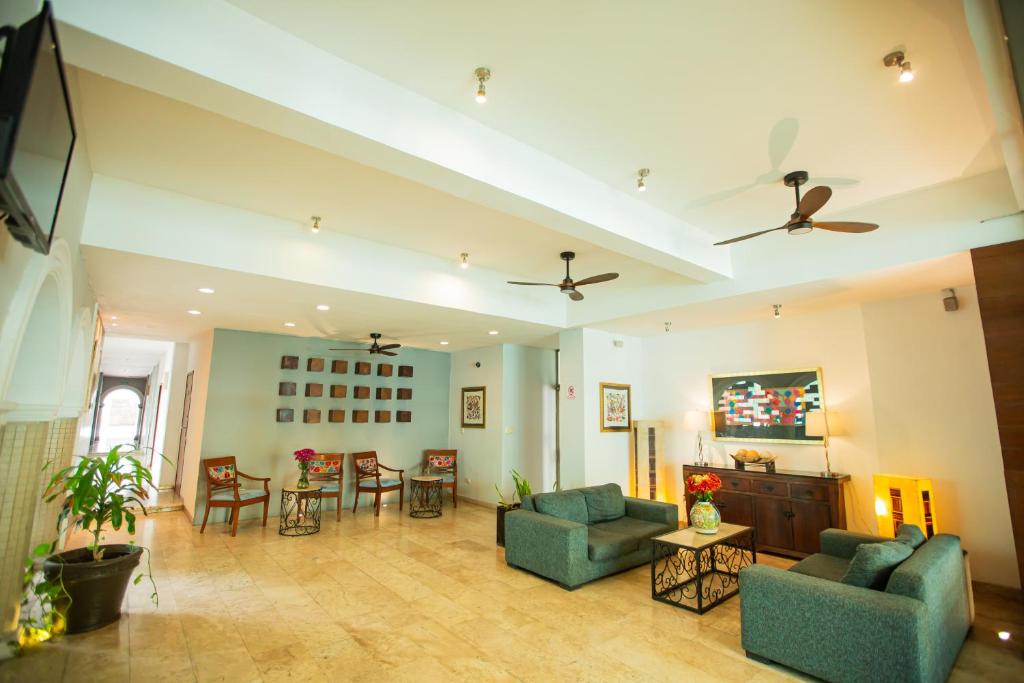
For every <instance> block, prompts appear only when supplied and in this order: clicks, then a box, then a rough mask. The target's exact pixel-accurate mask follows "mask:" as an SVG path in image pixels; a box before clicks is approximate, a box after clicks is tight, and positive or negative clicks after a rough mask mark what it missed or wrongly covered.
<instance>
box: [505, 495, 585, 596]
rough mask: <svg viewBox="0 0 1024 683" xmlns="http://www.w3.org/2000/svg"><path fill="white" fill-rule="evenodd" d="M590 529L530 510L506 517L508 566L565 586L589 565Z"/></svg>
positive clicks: (506, 556)
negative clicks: (588, 543) (588, 537)
mask: <svg viewBox="0 0 1024 683" xmlns="http://www.w3.org/2000/svg"><path fill="white" fill-rule="evenodd" d="M587 533H588V532H587V526H586V525H585V524H580V523H579V522H570V521H569V520H566V519H559V518H558V517H552V516H551V515H545V514H542V513H540V512H531V511H529V510H521V509H520V510H512V511H511V512H506V513H505V562H506V563H508V564H511V565H514V566H516V567H522V568H523V569H528V570H530V571H532V572H536V573H537V574H540V575H542V576H546V577H548V578H549V579H554V580H555V581H558V582H559V583H562V584H564V585H569V586H571V585H574V584H575V583H576V578H577V577H578V575H579V573H580V571H581V569H582V568H583V567H584V566H585V565H586V564H587V562H588V559H587Z"/></svg>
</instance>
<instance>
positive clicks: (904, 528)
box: [896, 524, 928, 550]
mask: <svg viewBox="0 0 1024 683" xmlns="http://www.w3.org/2000/svg"><path fill="white" fill-rule="evenodd" d="M896 540H897V541H899V542H900V543H906V544H907V545H909V546H910V547H911V549H913V550H917V549H918V548H920V547H921V546H922V545H924V542H925V541H926V540H928V539H926V538H925V537H924V534H923V533H921V528H920V527H919V526H917V525H915V524H900V532H899V533H898V534H896Z"/></svg>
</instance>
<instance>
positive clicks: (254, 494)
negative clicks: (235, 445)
mask: <svg viewBox="0 0 1024 683" xmlns="http://www.w3.org/2000/svg"><path fill="white" fill-rule="evenodd" d="M203 473H204V474H205V475H206V512H204V513H203V526H202V527H200V529H199V533H203V532H204V531H206V520H207V519H208V518H209V517H210V508H229V509H230V512H229V513H228V521H229V522H231V535H232V536H234V535H235V532H237V531H238V512H239V510H241V508H243V507H245V506H246V505H255V504H256V503H263V526H266V525H267V512H269V510H270V477H251V476H249V475H248V474H246V473H245V472H242V471H241V470H239V469H238V467H237V466H236V465H235V458H234V456H231V455H229V456H225V457H223V458H206V459H205V460H203ZM239 477H242V478H243V479H249V480H251V481H261V482H263V490H262V491H261V490H259V489H247V488H243V487H242V486H240V485H239V484H238V478H239Z"/></svg>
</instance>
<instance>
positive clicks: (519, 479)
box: [494, 470, 531, 548]
mask: <svg viewBox="0 0 1024 683" xmlns="http://www.w3.org/2000/svg"><path fill="white" fill-rule="evenodd" d="M512 482H513V483H514V484H515V487H516V490H515V492H514V493H513V494H512V500H510V501H508V500H505V496H504V494H502V492H501V489H499V488H498V485H497V484H495V485H494V490H495V491H497V492H498V520H497V523H498V528H497V540H498V545H499V546H501V547H502V548H504V547H505V513H506V512H508V511H509V510H515V509H517V508H519V507H520V506H521V505H522V501H523V496H528V495H530V493H531V490H530V482H529V481H527V480H526V479H524V478H523V476H522V475H521V474H519V472H516V471H515V470H512ZM516 498H518V499H519V500H518V502H517V501H516Z"/></svg>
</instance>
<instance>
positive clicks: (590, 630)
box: [0, 504, 1024, 683]
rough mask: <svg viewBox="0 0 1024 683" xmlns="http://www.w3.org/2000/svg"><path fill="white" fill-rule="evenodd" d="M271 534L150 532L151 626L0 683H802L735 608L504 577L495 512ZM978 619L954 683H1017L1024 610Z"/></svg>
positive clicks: (995, 607)
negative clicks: (762, 653)
mask: <svg viewBox="0 0 1024 683" xmlns="http://www.w3.org/2000/svg"><path fill="white" fill-rule="evenodd" d="M274 522H275V520H273V519H271V520H269V522H268V526H267V528H266V529H263V528H261V527H260V526H259V525H258V523H257V522H256V521H252V520H247V521H243V522H242V523H241V525H240V526H239V530H238V536H237V537H236V538H231V537H230V535H229V534H228V532H227V527H226V525H224V524H213V525H211V526H210V527H208V528H207V532H206V534H204V535H200V534H199V530H198V527H193V526H192V525H191V524H190V523H189V520H188V519H187V518H186V516H185V515H184V514H183V513H181V512H167V513H161V514H157V515H152V516H150V517H148V518H146V519H145V520H144V521H143V522H142V523H141V524H140V525H139V534H138V537H137V539H138V542H139V543H141V544H142V545H145V546H147V547H149V548H151V549H152V551H153V557H152V567H153V574H154V576H155V578H156V580H157V583H158V586H159V591H160V606H159V608H156V607H154V606H153V605H152V604H151V603H150V601H149V599H148V594H149V591H150V589H149V588H148V587H147V586H146V585H145V582H144V583H143V584H142V585H140V586H137V587H131V588H130V589H129V595H128V597H127V602H126V609H125V614H124V616H123V618H122V619H121V621H120V622H119V623H117V624H113V625H111V626H109V627H106V628H104V629H100V630H98V631H96V632H92V633H88V634H83V635H79V636H68V637H64V638H61V639H59V640H57V641H55V642H53V643H48V644H45V645H42V646H39V647H36V648H34V649H33V650H31V651H30V652H28V653H27V654H25V655H24V656H22V657H20V658H18V659H14V660H8V661H5V662H0V681H3V682H7V681H26V682H27V681H32V682H36V681H54V682H56V681H69V682H71V681H94V680H95V681H103V682H104V683H117V682H119V681H140V682H146V683H156V682H158V681H175V682H177V681H230V682H234V681H243V682H244V681H267V682H270V681H403V680H410V681H412V680H416V681H448V680H452V681H458V680H472V681H492V680H493V681H554V680H567V681H570V680H571V681H663V680H664V681H669V680H672V681H680V680H698V679H699V680H701V681H781V680H786V679H793V678H796V679H798V680H799V679H800V678H802V677H801V676H799V675H798V674H795V673H794V672H790V671H787V670H785V669H782V668H780V667H772V666H765V665H762V664H758V663H756V662H753V661H751V660H749V659H747V658H746V657H745V656H744V653H743V650H742V649H741V648H740V640H739V600H738V599H733V600H731V601H729V602H728V603H726V604H723V605H722V606H720V607H718V608H716V609H714V610H712V611H711V612H709V613H707V614H705V615H704V616H697V615H694V614H691V613H689V612H685V611H683V610H680V609H677V608H673V607H670V606H668V605H663V604H660V603H655V602H653V601H652V600H651V599H650V593H649V591H650V588H649V570H648V568H647V567H640V568H637V569H635V570H632V571H629V572H625V573H623V574H619V575H617V576H614V577H610V578H607V579H604V580H601V581H598V582H595V583H593V584H590V585H587V586H584V587H582V588H580V589H579V590H576V591H574V592H566V591H563V590H562V589H560V588H558V587H557V586H555V585H553V584H551V583H548V582H546V581H544V580H542V579H539V578H537V577H535V576H532V575H530V574H527V573H524V572H520V571H517V570H513V569H511V568H509V567H507V566H506V565H505V562H504V558H503V554H502V551H501V549H499V548H496V547H495V545H494V511H493V510H491V509H488V508H483V507H478V506H474V505H470V504H464V505H463V506H462V507H461V508H459V509H458V510H453V509H452V508H451V507H450V506H446V507H445V510H444V515H443V516H442V517H441V518H439V519H411V518H409V517H408V515H407V512H406V513H404V514H399V512H398V509H397V507H394V506H389V507H387V508H385V509H384V510H383V511H382V513H381V517H380V518H379V519H375V518H374V517H373V515H372V513H371V512H370V511H369V510H360V512H359V513H358V514H356V515H352V514H351V513H350V512H345V513H344V514H343V516H342V521H341V522H340V523H339V522H336V521H335V520H334V515H333V514H324V526H323V531H322V532H321V533H320V534H318V535H315V536H310V537H305V538H285V537H282V536H279V535H278V534H277V528H276V526H275V524H274ZM109 540H112V541H114V540H121V539H119V538H117V537H116V536H113V535H112V537H111V538H110V539H109ZM759 560H761V561H762V562H769V563H773V564H778V565H779V566H786V565H787V564H788V561H786V560H782V559H778V558H773V557H771V556H767V555H761V556H759ZM1013 600H1017V602H1016V603H1014V602H1013ZM977 606H978V624H977V625H976V627H975V629H974V630H973V631H972V634H971V636H970V638H969V640H968V642H967V644H966V645H965V646H964V649H963V651H962V652H961V655H960V659H959V660H958V663H957V670H956V671H955V672H954V674H953V676H952V679H951V680H953V681H982V680H984V681H994V680H1012V679H1016V680H1021V679H1022V678H1024V653H1022V650H1021V646H1020V643H1021V638H1022V636H1024V624H1022V621H1024V617H1022V615H1024V610H1021V609H1020V607H1021V603H1020V594H1019V592H1012V591H999V590H993V591H987V590H979V591H978V594H977ZM998 630H1010V631H1012V632H1013V633H1014V639H1013V640H1011V641H1010V642H1009V643H1004V642H1001V641H999V640H998V638H996V636H995V633H996V631H998Z"/></svg>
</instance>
